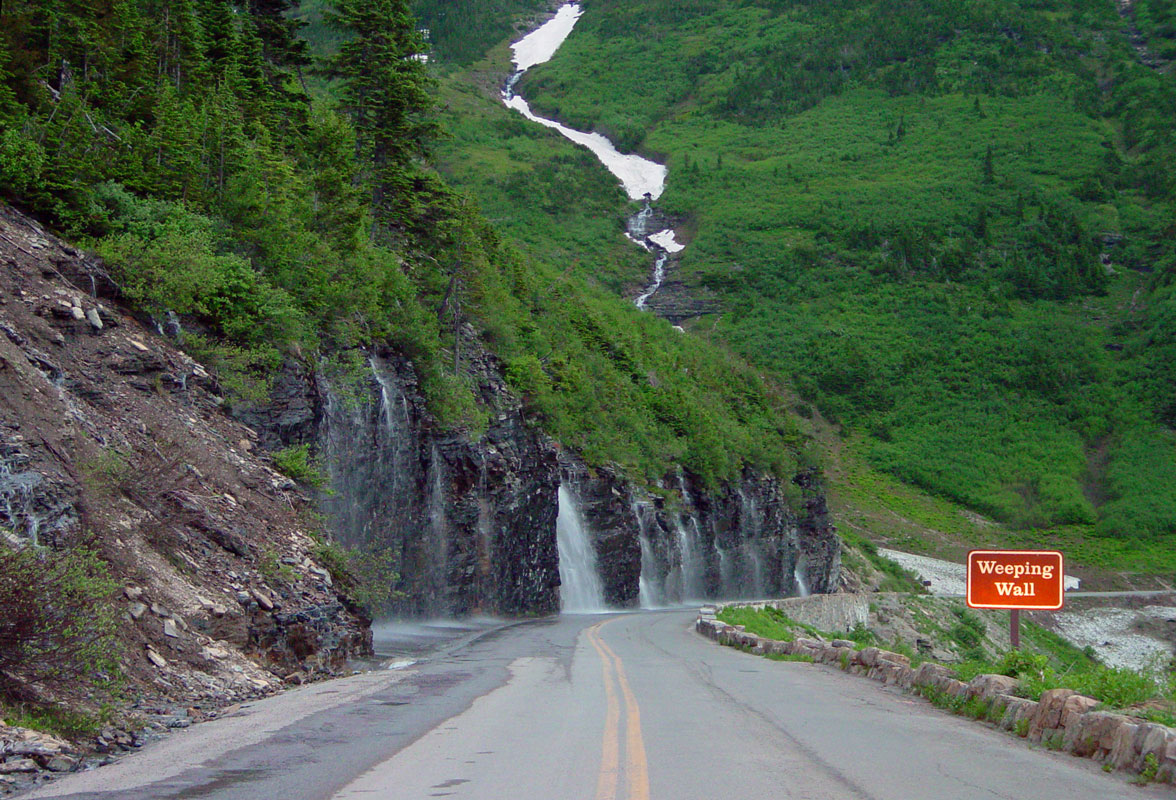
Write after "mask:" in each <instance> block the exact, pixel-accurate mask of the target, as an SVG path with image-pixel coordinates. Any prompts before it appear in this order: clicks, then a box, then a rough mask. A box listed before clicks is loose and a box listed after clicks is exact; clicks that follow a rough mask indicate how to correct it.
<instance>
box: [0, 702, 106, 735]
mask: <svg viewBox="0 0 1176 800" xmlns="http://www.w3.org/2000/svg"><path fill="white" fill-rule="evenodd" d="M0 719H3V720H4V722H5V723H6V724H8V725H11V726H13V727H17V728H30V729H32V730H35V731H41V732H42V733H48V734H52V735H53V736H59V737H61V738H63V739H80V738H87V737H91V736H96V735H97V734H98V733H99V732H101V730H102V728H103V727H104V726H105V725H107V724H109V722H110V713H109V712H108V711H105V710H104V711H100V712H98V713H89V712H85V711H79V710H77V709H67V708H63V707H59V706H52V705H34V704H29V703H12V704H0Z"/></svg>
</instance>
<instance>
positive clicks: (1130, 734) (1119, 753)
mask: <svg viewBox="0 0 1176 800" xmlns="http://www.w3.org/2000/svg"><path fill="white" fill-rule="evenodd" d="M1138 729H1139V725H1138V723H1134V722H1126V723H1124V724H1122V725H1120V726H1119V727H1118V728H1116V729H1115V731H1114V733H1113V734H1111V738H1112V743H1111V752H1110V753H1108V754H1107V762H1106V763H1108V764H1110V765H1111V766H1113V767H1114V768H1115V769H1127V768H1129V767H1130V766H1131V765H1132V764H1133V763H1135V734H1136V731H1138Z"/></svg>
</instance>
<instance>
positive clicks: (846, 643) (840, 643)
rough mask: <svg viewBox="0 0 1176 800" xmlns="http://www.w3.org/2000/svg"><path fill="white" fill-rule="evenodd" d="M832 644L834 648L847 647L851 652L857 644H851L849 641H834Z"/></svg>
mask: <svg viewBox="0 0 1176 800" xmlns="http://www.w3.org/2000/svg"><path fill="white" fill-rule="evenodd" d="M832 644H833V646H834V647H848V648H850V649H851V650H852V649H853V648H854V646H856V644H857V643H856V642H851V641H850V640H849V639H834V640H833V642H832Z"/></svg>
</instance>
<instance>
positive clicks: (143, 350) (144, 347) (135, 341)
mask: <svg viewBox="0 0 1176 800" xmlns="http://www.w3.org/2000/svg"><path fill="white" fill-rule="evenodd" d="M127 341H129V342H130V343H131V347H133V348H135V349H136V350H138V351H139V352H140V353H149V352H151V348H149V347H148V346H147V345H145V344H143V343H142V342H140V341H139V340H138V339H128V340H127Z"/></svg>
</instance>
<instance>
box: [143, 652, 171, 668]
mask: <svg viewBox="0 0 1176 800" xmlns="http://www.w3.org/2000/svg"><path fill="white" fill-rule="evenodd" d="M147 660H148V661H150V662H151V663H152V664H154V665H155V666H157V667H159V668H160V669H163V668H164V667H166V666H167V659H165V658H164V657H163V656H161V655H160V654H159V653H157V652H155V650H153V649H152V648H150V647H148V648H147Z"/></svg>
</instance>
